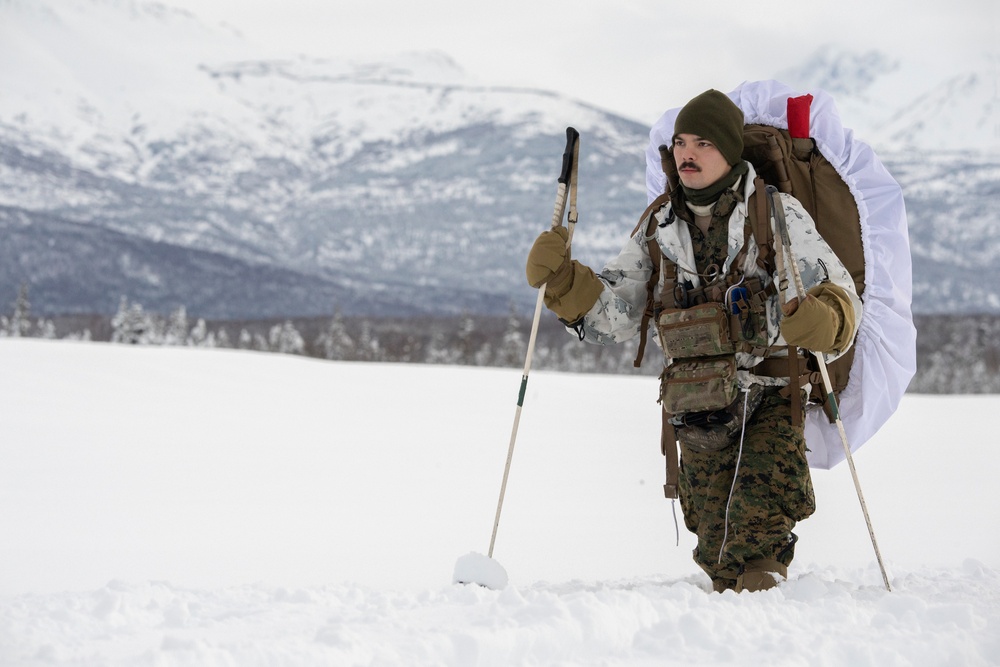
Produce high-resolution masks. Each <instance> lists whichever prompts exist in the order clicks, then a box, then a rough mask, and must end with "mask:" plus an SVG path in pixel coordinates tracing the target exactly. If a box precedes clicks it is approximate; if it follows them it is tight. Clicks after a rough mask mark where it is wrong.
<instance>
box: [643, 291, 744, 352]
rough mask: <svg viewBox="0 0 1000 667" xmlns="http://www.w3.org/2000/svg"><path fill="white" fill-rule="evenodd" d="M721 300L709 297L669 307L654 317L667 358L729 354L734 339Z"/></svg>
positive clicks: (732, 347) (727, 315)
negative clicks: (704, 300) (700, 301)
mask: <svg viewBox="0 0 1000 667" xmlns="http://www.w3.org/2000/svg"><path fill="white" fill-rule="evenodd" d="M729 323H730V318H729V314H728V313H727V312H726V305H725V304H724V303H720V302H716V301H709V302H707V303H702V304H699V305H697V306H692V307H690V308H681V309H675V308H668V309H666V310H664V311H663V312H662V313H660V316H659V318H657V320H656V330H657V332H658V333H659V335H660V344H661V346H662V348H663V353H664V354H665V355H666V356H667V358H668V359H686V358H689V357H713V356H717V355H723V354H732V353H733V351H734V349H735V348H734V341H733V338H732V336H731V334H730V326H729Z"/></svg>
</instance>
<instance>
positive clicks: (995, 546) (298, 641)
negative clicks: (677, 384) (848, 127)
mask: <svg viewBox="0 0 1000 667" xmlns="http://www.w3.org/2000/svg"><path fill="white" fill-rule="evenodd" d="M0 367H2V368H3V369H4V373H3V382H2V383H0V405H2V406H3V408H2V410H0V433H2V434H3V437H2V438H0V460H2V461H3V465H2V466H0V535H2V536H3V539H2V540H0V664H3V665H57V664H73V665H120V664H127V665H147V664H148V665H211V664H232V665H258V664H267V665H303V664H331V665H375V664H378V665H383V664H384V665H389V664H392V665H396V664H406V665H512V664H534V665H654V664H655V665H664V664H677V665H681V664H694V663H698V664H716V665H757V664H768V665H806V664H809V665H852V666H853V665H991V664H998V663H1000V631H998V630H1000V575H998V569H997V568H1000V531H998V530H997V528H996V526H997V525H998V523H1000V504H998V503H996V502H994V501H993V500H992V499H991V498H990V496H989V492H990V489H992V488H993V485H994V484H995V477H996V473H997V471H998V469H1000V466H998V464H1000V450H998V448H997V447H996V444H997V443H996V438H995V436H994V435H993V433H992V431H991V429H990V427H989V426H988V425H987V424H986V423H985V422H984V419H985V418H986V417H988V415H991V414H994V413H996V412H997V410H998V409H1000V398H998V397H996V396H920V395H911V394H908V395H906V396H904V398H903V401H902V404H901V406H900V409H899V411H898V412H897V414H896V415H895V416H894V417H893V418H892V419H890V420H889V422H888V423H887V424H886V426H884V427H883V429H882V430H881V431H880V432H879V433H878V434H876V435H875V436H874V437H873V438H872V440H871V441H869V443H868V444H867V445H866V446H865V447H864V448H863V449H862V450H861V451H859V452H858V453H857V455H856V456H855V460H856V463H857V466H858V473H859V477H860V480H861V484H862V486H863V490H864V493H865V499H866V501H867V504H868V508H869V511H870V513H871V516H872V521H873V525H874V529H875V532H876V535H877V537H878V540H879V547H880V549H881V552H882V555H883V557H884V558H885V559H886V563H887V565H888V569H889V574H890V580H891V582H892V585H893V592H891V593H889V592H886V591H885V589H884V587H883V585H882V581H881V575H880V573H879V569H878V567H877V564H876V563H875V559H874V554H873V550H872V547H871V542H870V540H869V537H868V533H867V530H866V528H865V525H864V520H863V517H862V514H861V511H860V507H859V504H858V500H857V496H856V493H855V491H854V486H853V483H852V481H851V479H850V474H849V471H848V470H847V468H846V467H844V466H838V467H836V468H834V469H833V470H829V471H824V470H818V471H815V473H814V482H815V486H816V492H817V500H818V505H819V509H818V511H817V513H816V515H814V516H813V517H812V518H810V519H809V520H807V521H805V522H803V523H801V524H800V525H799V526H798V528H797V529H796V532H797V533H798V534H799V536H800V538H801V539H800V542H799V546H798V551H797V557H796V560H795V561H794V562H793V564H792V567H791V568H790V571H789V579H788V581H786V582H783V583H782V584H781V585H780V586H779V587H778V588H776V589H774V590H771V591H766V592H763V593H757V594H744V595H736V594H733V593H725V594H722V595H719V594H715V593H711V592H710V590H709V587H708V585H707V579H706V577H705V576H704V575H703V574H701V573H700V572H699V571H698V570H697V568H696V567H695V565H694V564H693V563H692V562H691V560H690V551H691V548H692V547H693V537H692V536H691V535H689V534H688V533H686V532H685V531H683V529H682V530H681V533H680V545H679V546H675V544H674V525H673V519H672V515H671V505H670V503H669V502H668V501H665V500H664V499H663V498H662V492H661V491H660V484H661V483H662V482H661V477H662V474H663V461H662V458H661V456H660V454H659V450H658V427H659V418H658V413H657V410H658V406H657V405H656V402H655V394H656V378H653V377H634V376H597V375H571V374H561V373H554V372H547V371H545V370H544V369H538V370H535V371H533V372H532V375H531V378H530V381H529V383H528V389H527V393H526V396H525V402H524V410H523V413H522V419H521V423H520V427H519V432H518V440H517V444H516V449H515V452H514V456H513V460H512V464H511V473H510V478H509V483H508V486H507V490H506V497H505V502H504V508H503V514H502V517H501V521H500V525H499V530H498V535H497V541H496V549H495V552H494V559H495V561H496V563H497V565H498V566H499V567H500V568H502V569H503V570H505V572H506V573H509V583H508V584H507V585H506V586H505V587H497V588H498V589H499V590H494V589H491V588H486V587H483V586H474V585H460V584H453V583H451V577H453V576H454V571H453V566H455V565H457V564H458V563H457V562H456V559H459V560H460V561H461V560H462V559H463V557H464V556H466V555H468V554H470V553H480V555H481V552H482V551H485V549H486V547H487V545H488V542H489V538H490V532H491V530H492V521H493V518H494V514H495V510H496V501H497V495H498V492H499V484H500V480H501V476H502V474H503V467H504V462H505V460H506V453H507V445H508V442H509V436H510V429H511V421H512V418H513V415H514V408H515V403H516V399H517V392H518V389H519V386H520V371H519V370H512V369H483V368H461V367H447V366H422V365H393V364H356V363H341V362H323V361H318V360H311V359H304V358H299V357H292V356H288V355H272V354H263V353H253V352H242V351H225V350H203V349H191V348H151V347H127V346H117V345H109V344H99V343H72V342H66V341H39V340H16V339H2V340H0ZM678 514H679V508H678Z"/></svg>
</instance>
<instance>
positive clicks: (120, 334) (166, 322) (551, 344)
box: [0, 285, 1000, 394]
mask: <svg viewBox="0 0 1000 667" xmlns="http://www.w3.org/2000/svg"><path fill="white" fill-rule="evenodd" d="M914 321H915V324H916V327H917V332H918V336H917V374H916V376H915V377H914V379H913V381H912V382H911V383H910V387H909V391H911V392H915V393H932V394H933V393H944V394H969V393H972V394H977V393H1000V316H995V315H924V316H916V317H914ZM530 329H531V321H530V318H529V317H527V316H525V315H523V314H520V313H518V312H517V311H516V310H515V309H514V308H513V307H511V310H510V312H509V313H508V314H507V315H506V316H483V315H471V314H466V315H461V316H455V317H432V316H425V317H406V318H388V317H355V316H352V317H347V316H344V315H343V314H342V313H340V312H339V311H337V310H336V309H334V313H333V314H332V315H331V316H329V317H322V318H317V317H311V318H280V319H271V320H245V321H240V320H206V319H204V318H192V317H190V316H189V315H188V314H187V311H186V309H185V308H184V307H178V308H177V309H175V310H174V311H173V312H170V313H167V314H165V315H164V314H159V313H152V312H149V311H146V310H145V309H143V307H142V305H141V304H138V303H134V302H133V303H130V302H129V301H128V300H127V299H125V298H122V299H121V302H120V304H119V307H118V310H117V312H116V313H115V314H114V315H113V316H111V317H108V316H102V315H67V316H60V317H52V318H34V317H32V315H31V303H30V299H29V293H28V288H27V286H24V285H22V286H21V289H20V290H19V292H18V297H17V299H16V301H15V302H14V303H13V304H12V309H11V312H10V314H9V315H3V316H0V338H5V337H7V338H9V337H22V338H26V337H31V338H48V339H68V340H84V341H104V342H111V343H119V344H129V345H174V346H190V347H208V348H231V349H240V350H254V351H260V352H274V353H280V354H294V355H302V356H308V357H315V358H319V359H330V360H339V361H366V362H396V363H427V364H450V365H465V366H494V367H504V368H520V367H522V366H523V365H524V358H525V353H526V351H527V345H528V335H529V333H530ZM657 350H658V348H657V347H656V346H655V344H654V343H653V342H652V341H650V343H649V346H648V347H647V358H646V360H645V361H644V363H643V364H642V367H641V368H639V369H636V368H634V367H633V364H632V361H633V359H634V357H635V353H636V341H630V342H629V343H625V344H623V345H616V346H609V347H602V346H599V345H590V344H586V343H581V342H580V341H579V340H577V338H576V336H575V335H574V334H572V332H568V331H567V330H566V328H565V327H563V326H562V325H561V324H560V323H559V322H558V321H557V320H556V318H555V317H554V316H552V315H550V314H549V313H544V314H543V317H542V324H541V326H540V327H539V332H538V338H537V341H536V345H535V352H534V357H533V363H532V368H535V369H541V370H555V371H566V372H583V373H610V374H642V375H654V376H655V375H658V374H659V368H658V366H659V363H658V362H659V359H658V353H657Z"/></svg>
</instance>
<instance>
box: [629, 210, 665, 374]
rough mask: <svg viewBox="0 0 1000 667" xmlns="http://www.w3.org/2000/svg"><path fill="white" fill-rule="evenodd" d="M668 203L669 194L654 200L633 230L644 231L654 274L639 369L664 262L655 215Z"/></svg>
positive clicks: (649, 284) (644, 312)
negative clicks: (657, 236)
mask: <svg viewBox="0 0 1000 667" xmlns="http://www.w3.org/2000/svg"><path fill="white" fill-rule="evenodd" d="M668 201H670V195H669V194H667V193H664V194H662V195H660V196H659V197H657V198H656V199H654V200H653V202H652V203H651V204H650V205H649V206H647V207H646V210H645V211H644V212H643V214H642V216H641V217H640V218H639V223H638V224H637V225H636V226H635V229H634V230H632V236H635V235H636V234H638V233H639V231H640V230H641V231H642V235H643V239H644V240H645V241H646V250H647V252H648V253H649V259H650V261H651V262H652V264H653V267H652V273H651V274H650V276H649V280H648V281H647V282H646V305H645V307H644V308H643V310H642V321H641V323H640V324H639V349H638V350H637V351H636V355H635V361H633V362H632V365H633V366H634V367H635V368H639V366H641V365H642V357H643V355H644V354H645V353H646V338H647V332H648V329H649V320H650V318H652V317H653V316H654V315H655V314H656V313H655V310H656V286H657V284H659V282H660V264H661V263H662V262H663V253H662V252H660V244H659V243H657V242H656V217H655V216H654V215H653V214H654V213H656V212H657V211H659V210H660V209H661V208H663V206H664V205H665V204H666V203H667V202H668ZM643 223H645V225H643Z"/></svg>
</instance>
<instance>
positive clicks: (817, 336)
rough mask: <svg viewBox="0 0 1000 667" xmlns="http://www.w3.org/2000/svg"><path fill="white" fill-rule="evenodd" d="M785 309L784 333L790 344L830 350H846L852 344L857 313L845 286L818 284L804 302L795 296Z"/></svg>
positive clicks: (818, 350)
mask: <svg viewBox="0 0 1000 667" xmlns="http://www.w3.org/2000/svg"><path fill="white" fill-rule="evenodd" d="M782 310H784V311H785V316H784V317H783V318H782V319H781V335H782V337H783V338H784V339H785V342H786V343H788V344H789V345H795V346H797V347H801V348H804V349H806V350H809V351H810V352H823V353H829V352H839V351H842V350H844V349H846V348H847V346H848V345H850V343H851V337H852V336H853V335H854V321H855V313H854V306H853V305H852V304H851V299H850V297H849V296H848V295H847V292H846V291H845V290H844V288H843V287H839V286H838V285H834V284H833V283H823V284H822V285H816V286H815V287H813V288H812V289H810V290H809V292H808V295H807V296H806V298H805V300H804V301H802V302H799V300H798V299H793V300H791V301H789V302H788V303H786V304H785V305H784V306H782Z"/></svg>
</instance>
